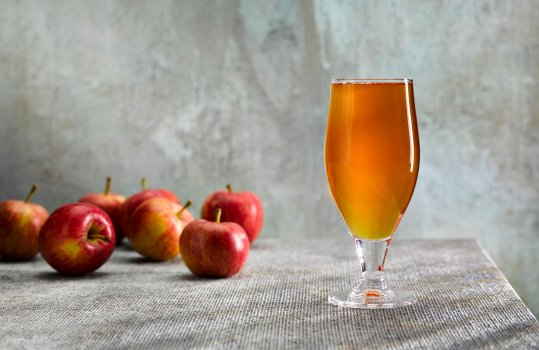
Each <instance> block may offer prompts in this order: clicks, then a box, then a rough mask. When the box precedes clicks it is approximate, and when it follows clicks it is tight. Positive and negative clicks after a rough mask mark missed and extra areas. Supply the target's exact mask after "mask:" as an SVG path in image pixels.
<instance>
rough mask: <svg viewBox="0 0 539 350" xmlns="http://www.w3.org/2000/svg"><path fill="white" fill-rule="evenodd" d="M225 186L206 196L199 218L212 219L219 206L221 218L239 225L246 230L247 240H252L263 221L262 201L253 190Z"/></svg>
mask: <svg viewBox="0 0 539 350" xmlns="http://www.w3.org/2000/svg"><path fill="white" fill-rule="evenodd" d="M226 188H227V189H226V190H221V191H217V192H215V193H213V194H211V195H210V196H208V198H206V200H205V201H204V204H203V205H202V210H201V214H200V218H201V219H205V220H209V221H214V220H215V210H216V209H217V208H221V210H222V212H223V213H222V216H221V220H222V221H226V222H235V223H237V224H239V225H241V227H243V229H244V230H245V232H247V236H249V241H250V242H253V241H254V240H255V239H256V237H258V234H259V233H260V230H261V229H262V223H263V222H264V209H263V208H262V202H261V201H260V199H259V198H258V196H257V195H256V194H254V193H253V192H233V191H232V186H230V185H226Z"/></svg>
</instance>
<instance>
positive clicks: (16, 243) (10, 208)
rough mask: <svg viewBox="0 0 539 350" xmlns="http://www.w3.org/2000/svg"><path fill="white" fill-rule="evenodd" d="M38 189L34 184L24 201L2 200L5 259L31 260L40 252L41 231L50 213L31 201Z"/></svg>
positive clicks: (0, 245) (0, 239) (0, 233)
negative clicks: (38, 241)
mask: <svg viewBox="0 0 539 350" xmlns="http://www.w3.org/2000/svg"><path fill="white" fill-rule="evenodd" d="M36 191H37V185H35V184H34V185H33V186H32V189H31V190H30V193H28V195H27V196H26V199H25V200H24V201H19V200H8V201H4V202H0V257H2V259H4V260H19V261H20V260H29V259H31V258H33V257H34V256H35V255H36V254H37V252H38V245H37V239H38V236H39V231H40V230H41V226H43V223H44V222H45V220H47V218H48V217H49V213H48V212H47V210H45V208H43V207H42V206H41V205H39V204H34V203H30V198H31V197H32V195H33V194H34V193H35V192H36Z"/></svg>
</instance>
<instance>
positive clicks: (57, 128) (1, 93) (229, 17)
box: [0, 0, 539, 315]
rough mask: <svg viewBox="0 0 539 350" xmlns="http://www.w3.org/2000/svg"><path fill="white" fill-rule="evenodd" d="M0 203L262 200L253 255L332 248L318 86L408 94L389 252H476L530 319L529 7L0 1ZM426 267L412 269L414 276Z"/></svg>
mask: <svg viewBox="0 0 539 350" xmlns="http://www.w3.org/2000/svg"><path fill="white" fill-rule="evenodd" d="M0 7H1V10H0V159H1V164H2V166H1V168H0V198H2V199H4V198H13V197H23V196H24V195H25V194H26V192H27V191H28V189H29V187H30V185H31V184H32V183H33V182H38V183H39V184H40V185H41V190H40V192H39V193H38V194H37V195H36V197H35V200H36V201H39V202H42V203H43V204H45V205H46V206H47V208H48V209H50V210H52V209H54V208H55V207H57V206H58V205H60V204H61V203H64V202H68V201H74V200H76V199H77V198H78V197H79V196H80V195H81V194H83V193H85V192H88V191H99V190H101V189H102V187H103V183H104V179H105V177H106V176H107V175H111V176H112V177H113V189H114V190H116V191H118V192H122V193H125V194H131V193H133V192H135V191H137V190H138V186H139V179H140V177H141V176H143V175H146V176H147V177H148V179H149V182H150V185H154V186H160V187H168V188H171V189H173V190H175V191H176V192H177V193H178V194H179V195H180V197H181V198H183V199H187V198H190V199H193V201H194V203H195V205H198V206H200V204H201V203H202V201H203V199H204V197H205V196H206V195H207V194H208V193H210V192H211V191H213V190H215V189H217V188H219V187H222V186H224V184H225V183H226V182H232V183H233V184H234V185H235V187H237V188H239V189H241V188H246V189H251V190H254V191H256V192H257V193H259V195H260V196H261V198H262V199H263V202H264V204H265V207H266V213H267V215H266V217H267V220H266V223H265V227H264V231H263V234H262V235H263V236H266V237H269V236H309V237H322V236H340V237H342V238H343V239H347V238H346V228H345V226H344V224H343V223H342V220H341V218H340V216H339V214H338V212H337V210H336V208H335V206H334V204H333V202H332V200H331V198H330V196H329V192H328V188H327V184H326V179H325V174H324V167H323V137H324V131H325V122H326V113H327V103H328V96H329V82H330V80H331V78H334V77H400V76H405V77H412V78H414V85H415V86H414V87H415V94H416V106H417V110H418V118H419V127H420V137H421V157H422V158H421V168H420V177H419V181H418V185H417V188H416V192H415V195H414V197H413V199H412V202H411V204H410V207H409V209H408V212H407V213H406V215H405V217H404V219H403V221H402V224H401V227H400V228H399V230H398V232H397V235H396V239H405V238H454V237H473V238H476V239H478V240H479V241H480V242H481V244H482V245H483V246H484V247H485V249H486V250H487V251H488V253H489V254H490V255H491V256H492V258H493V259H494V260H495V261H496V263H497V264H498V266H499V267H500V268H501V269H502V271H503V272H504V273H505V275H506V276H507V278H508V279H509V281H510V282H511V283H512V285H513V286H514V287H515V289H516V290H517V292H518V293H519V294H520V295H521V296H522V297H523V299H524V301H525V302H526V303H527V305H528V306H529V307H530V308H531V309H532V310H533V311H534V312H535V314H536V315H537V314H538V313H539V299H538V298H537V292H538V287H539V269H537V266H538V265H539V257H538V254H537V252H538V251H539V237H538V236H539V65H538V61H537V58H538V57H539V21H538V20H537V19H538V18H539V6H537V3H536V2H533V1H485V0H478V1H430V0H429V1H427V0H421V1H420V0H412V1H307V0H305V1H250V0H245V1H240V0H238V1H165V0H163V1H91V2H82V1H7V0H0ZM425 263H428V262H425Z"/></svg>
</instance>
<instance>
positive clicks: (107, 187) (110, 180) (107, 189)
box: [103, 176, 112, 196]
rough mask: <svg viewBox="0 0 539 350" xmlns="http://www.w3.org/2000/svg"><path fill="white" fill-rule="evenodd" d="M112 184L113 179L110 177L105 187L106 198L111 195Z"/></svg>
mask: <svg viewBox="0 0 539 350" xmlns="http://www.w3.org/2000/svg"><path fill="white" fill-rule="evenodd" d="M111 182H112V179H111V178H110V176H107V184H106V185H105V192H103V194H104V195H105V196H108V194H109V193H110V183H111Z"/></svg>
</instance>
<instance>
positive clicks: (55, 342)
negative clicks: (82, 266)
mask: <svg viewBox="0 0 539 350" xmlns="http://www.w3.org/2000/svg"><path fill="white" fill-rule="evenodd" d="M358 265H359V263H358V259H357V256H356V255H355V251H354V247H353V242H352V240H351V239H346V238H343V239H337V240H335V239H333V240H329V239H318V240H315V239H312V240H308V239H277V238H276V239H259V240H257V241H256V242H254V244H253V246H252V248H251V251H250V253H249V259H248V262H247V264H246V265H245V267H244V269H243V270H242V271H241V272H240V273H239V274H238V275H236V276H234V277H232V278H229V279H216V280H212V279H199V278H197V277H194V276H193V275H191V274H190V272H189V271H188V270H187V268H186V266H185V265H184V264H183V263H182V260H181V258H177V259H175V260H172V261H169V262H165V263H157V262H151V261H148V260H145V259H144V258H142V257H140V256H139V255H138V254H137V253H136V252H134V251H132V250H130V248H129V247H120V248H117V249H116V251H115V252H114V254H113V256H112V257H111V259H110V260H109V261H108V262H107V263H106V264H105V265H104V266H103V267H101V269H100V270H98V271H96V272H95V273H93V274H91V275H88V276H85V277H79V278H67V277H62V276H60V275H58V274H57V273H56V272H54V271H53V270H52V268H50V267H49V266H48V265H47V264H46V263H45V262H44V261H43V260H42V259H41V258H36V259H34V260H32V261H31V262H26V263H6V262H0V271H1V274H0V276H1V277H0V348H5V349H43V348H66V349H78V348H80V349H101V348H107V349H109V348H129V349H167V348H175V349H184V348H197V349H207V348H223V349H236V348H249V349H265V348H290V349H298V348H309V349H314V348H338V349H358V348H364V349H445V348H462V349H478V348H496V349H498V348H538V347H539V323H538V322H537V320H536V319H535V318H534V317H533V315H532V314H531V313H530V311H529V310H528V309H527V308H526V306H525V305H524V304H523V303H522V301H521V300H520V298H519V297H518V295H517V294H516V293H515V292H514V290H513V289H512V287H511V286H510V285H509V284H508V282H507V280H506V279H505V277H504V276H503V275H502V273H501V272H500V271H499V270H498V268H497V267H496V266H495V265H494V264H493V262H492V261H491V260H490V258H489V257H488V256H487V255H486V254H485V253H484V251H483V250H482V249H481V247H480V246H479V245H478V244H477V242H476V241H474V240H400V241H398V240H397V241H395V242H393V243H392V246H391V248H390V253H389V258H388V262H387V264H386V272H387V273H388V275H389V276H388V279H389V282H390V284H391V286H392V287H393V288H394V289H403V290H412V291H414V292H415V293H416V295H417V296H418V299H419V301H418V303H417V304H415V305H413V306H408V307H404V308H399V309H392V310H358V309H343V308H339V307H337V306H333V305H329V304H328V303H327V297H328V295H329V294H330V293H332V292H336V291H339V290H343V289H348V288H352V287H353V285H354V284H355V283H357V282H358V279H359V272H358V269H359V266H358Z"/></svg>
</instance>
